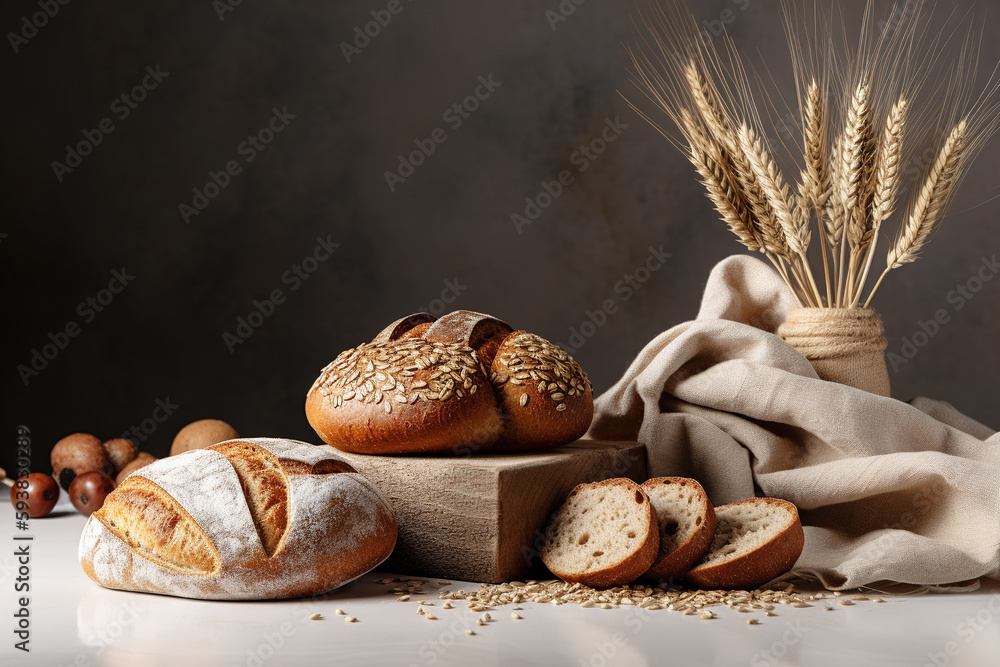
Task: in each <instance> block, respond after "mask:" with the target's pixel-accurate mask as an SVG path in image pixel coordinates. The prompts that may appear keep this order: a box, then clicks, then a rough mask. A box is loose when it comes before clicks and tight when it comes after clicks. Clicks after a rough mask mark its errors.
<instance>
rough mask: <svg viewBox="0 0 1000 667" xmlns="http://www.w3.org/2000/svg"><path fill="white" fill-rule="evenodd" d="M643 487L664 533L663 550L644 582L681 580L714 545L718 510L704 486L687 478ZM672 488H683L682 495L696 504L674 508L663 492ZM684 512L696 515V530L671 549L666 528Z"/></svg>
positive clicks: (657, 481)
mask: <svg viewBox="0 0 1000 667" xmlns="http://www.w3.org/2000/svg"><path fill="white" fill-rule="evenodd" d="M641 487H642V490H643V491H645V492H646V495H647V496H649V500H650V502H651V503H652V504H653V509H654V510H655V511H656V518H657V528H658V530H659V531H660V548H659V551H658V553H657V557H656V560H655V561H654V562H653V565H652V566H651V567H650V568H649V570H647V571H646V573H645V575H643V578H644V579H648V580H654V581H669V580H671V579H676V578H679V577H681V576H683V575H684V574H685V573H686V572H687V571H688V570H690V569H691V568H692V567H693V566H694V565H695V564H696V563H697V562H698V561H700V560H701V559H702V558H704V557H705V554H706V553H707V552H708V549H709V547H710V546H711V545H712V537H713V536H714V535H715V508H713V507H712V503H711V501H710V500H709V499H708V494H706V493H705V489H703V488H702V486H701V484H699V483H698V482H697V481H695V480H693V479H689V478H686V477H654V478H652V479H648V480H646V481H645V482H643V483H642V484H641ZM668 487H674V488H676V487H682V489H683V491H682V492H683V493H687V494H689V498H690V500H691V501H692V502H691V503H684V504H683V506H681V507H673V506H672V504H671V503H672V501H669V500H667V499H666V498H663V497H662V496H661V494H662V492H663V490H664V489H665V488H668ZM684 512H687V513H692V514H694V515H695V520H694V521H692V523H693V524H694V530H693V531H692V532H691V533H690V534H689V535H688V536H687V539H685V540H684V542H683V543H681V544H678V545H677V546H675V547H674V548H673V549H671V548H670V547H671V546H672V540H668V539H664V538H665V536H666V534H665V528H667V524H668V523H670V522H671V519H673V518H674V517H676V516H677V514H681V513H684ZM675 530H677V528H675Z"/></svg>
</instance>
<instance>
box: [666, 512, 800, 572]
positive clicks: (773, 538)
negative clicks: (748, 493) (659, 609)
mask: <svg viewBox="0 0 1000 667" xmlns="http://www.w3.org/2000/svg"><path fill="white" fill-rule="evenodd" d="M715 518H716V525H715V538H714V539H713V540H712V546H711V547H710V548H709V550H708V555H707V556H705V558H704V560H702V561H701V563H699V564H698V566H697V567H695V568H694V569H693V570H691V571H690V572H688V573H687V577H686V579H687V581H688V583H689V584H690V585H692V586H697V587H699V588H756V587H758V586H761V585H762V584H766V583H767V582H769V581H771V580H772V579H774V578H775V577H778V576H780V575H782V574H784V573H785V572H788V571H789V570H790V569H792V566H793V565H795V561H796V560H797V559H798V557H799V554H801V553H802V546H803V544H804V543H805V536H804V535H803V533H802V523H801V522H800V521H799V512H798V510H797V509H795V505H793V504H792V503H790V502H788V501H786V500H778V499H777V498H748V499H747V500H740V501H738V502H735V503H729V504H728V505H721V506H719V507H716V508H715Z"/></svg>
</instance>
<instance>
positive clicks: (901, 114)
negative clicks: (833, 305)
mask: <svg viewBox="0 0 1000 667" xmlns="http://www.w3.org/2000/svg"><path fill="white" fill-rule="evenodd" d="M907 107H908V103H907V101H906V99H905V98H903V97H901V98H899V101H897V102H896V103H895V104H894V105H893V106H892V109H891V110H890V111H889V116H888V117H887V118H886V122H885V130H884V131H883V134H882V143H881V145H880V147H879V156H878V167H877V168H876V170H875V192H874V194H873V196H872V212H871V219H872V232H873V234H872V239H871V242H870V243H869V247H868V252H867V259H866V260H865V266H864V270H863V271H862V273H861V277H860V279H859V280H858V284H857V290H856V292H855V295H854V299H853V300H852V301H851V307H852V308H854V307H856V306H857V305H858V302H859V301H860V300H861V293H862V292H863V291H864V288H865V282H867V280H868V272H869V271H870V270H871V266H872V258H874V256H875V247H876V245H877V242H878V234H879V230H880V229H881V227H882V223H883V222H884V221H885V220H887V219H888V218H889V216H890V215H892V212H893V210H894V209H895V208H896V198H897V196H898V194H899V162H900V157H901V155H902V145H903V135H904V134H905V132H906V111H907Z"/></svg>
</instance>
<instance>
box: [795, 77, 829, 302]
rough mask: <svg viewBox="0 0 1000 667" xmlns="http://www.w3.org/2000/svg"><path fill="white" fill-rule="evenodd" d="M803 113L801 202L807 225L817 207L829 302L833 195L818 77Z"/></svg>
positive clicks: (824, 118) (807, 96) (810, 90)
mask: <svg viewBox="0 0 1000 667" xmlns="http://www.w3.org/2000/svg"><path fill="white" fill-rule="evenodd" d="M803 116H804V118H803V123H802V126H803V140H804V142H805V161H806V168H805V169H803V170H802V178H801V180H800V181H799V183H800V184H801V187H800V189H799V195H800V196H801V198H802V200H803V201H802V203H801V206H802V208H803V211H802V214H803V215H804V216H805V221H804V224H805V225H807V226H808V224H809V209H813V210H815V211H816V221H817V223H818V226H819V245H820V252H821V253H822V254H823V275H824V277H825V278H826V299H827V303H830V300H831V299H832V298H833V294H832V290H831V287H830V266H829V263H828V262H827V258H826V230H825V229H824V225H823V210H824V209H825V207H826V200H827V199H828V198H829V196H830V191H829V183H828V178H829V176H828V174H827V167H826V114H825V113H824V109H823V100H822V98H821V96H820V90H819V84H817V83H816V80H815V79H813V80H812V81H811V82H810V83H809V89H808V90H807V91H806V103H805V108H804V109H803Z"/></svg>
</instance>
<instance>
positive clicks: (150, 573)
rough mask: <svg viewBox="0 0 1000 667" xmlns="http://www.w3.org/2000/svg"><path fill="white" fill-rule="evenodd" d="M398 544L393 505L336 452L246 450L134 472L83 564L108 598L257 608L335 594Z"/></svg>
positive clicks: (234, 447)
mask: <svg viewBox="0 0 1000 667" xmlns="http://www.w3.org/2000/svg"><path fill="white" fill-rule="evenodd" d="M395 542H396V521H395V519H394V517H393V514H392V510H391V509H390V507H389V504H388V503H387V502H386V500H385V498H384V497H383V496H382V494H381V493H380V492H379V491H378V489H376V488H375V487H374V486H373V485H372V484H371V483H370V482H369V481H368V480H366V479H365V478H363V477H362V476H361V475H358V474H357V473H356V472H354V470H353V469H352V468H351V467H350V466H348V465H347V464H345V463H343V462H342V461H339V460H338V459H337V458H336V456H335V455H334V452H333V449H331V448H330V447H315V446H313V445H308V444H306V443H302V442H296V441H294V440H279V439H271V438H248V439H245V440H230V441H227V442H223V443H220V444H217V445H213V446H211V447H208V448H207V449H195V450H191V451H189V452H185V453H183V454H179V455H177V456H171V457H170V458H167V459H162V460H159V461H156V462H154V463H150V464H149V465H146V466H145V467H143V468H141V469H139V470H137V471H135V472H133V473H132V474H131V475H129V476H128V477H126V478H125V479H124V480H123V481H122V483H121V484H120V485H119V486H118V488H116V489H115V490H114V491H113V492H111V494H109V495H108V497H107V499H106V500H105V501H104V505H103V506H102V507H101V509H99V510H98V511H96V512H94V513H93V514H92V515H91V517H90V520H89V521H88V522H87V525H86V527H85V528H84V531H83V536H82V537H81V539H80V550H79V557H80V563H81V565H82V566H83V570H84V572H86V573H87V576H89V577H90V578H91V579H93V580H94V581H96V582H97V583H99V584H101V585H102V586H106V587H108V588H117V589H121V590H129V591H139V592H146V593H162V594H166V595H176V596H180V597H189V598H201V599H211V600H260V599H275V598H288V597H297V596H302V595H313V594H319V593H323V592H325V591H328V590H330V589H333V588H336V587H337V586H340V585H341V584H344V583H346V582H348V581H350V580H352V579H355V578H356V577H359V576H361V575H362V574H364V573H365V572H367V571H368V570H370V569H372V568H373V567H375V566H376V565H378V564H379V563H381V562H382V561H383V560H385V559H386V558H387V557H388V556H389V554H390V552H391V551H392V548H393V546H394V545H395Z"/></svg>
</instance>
